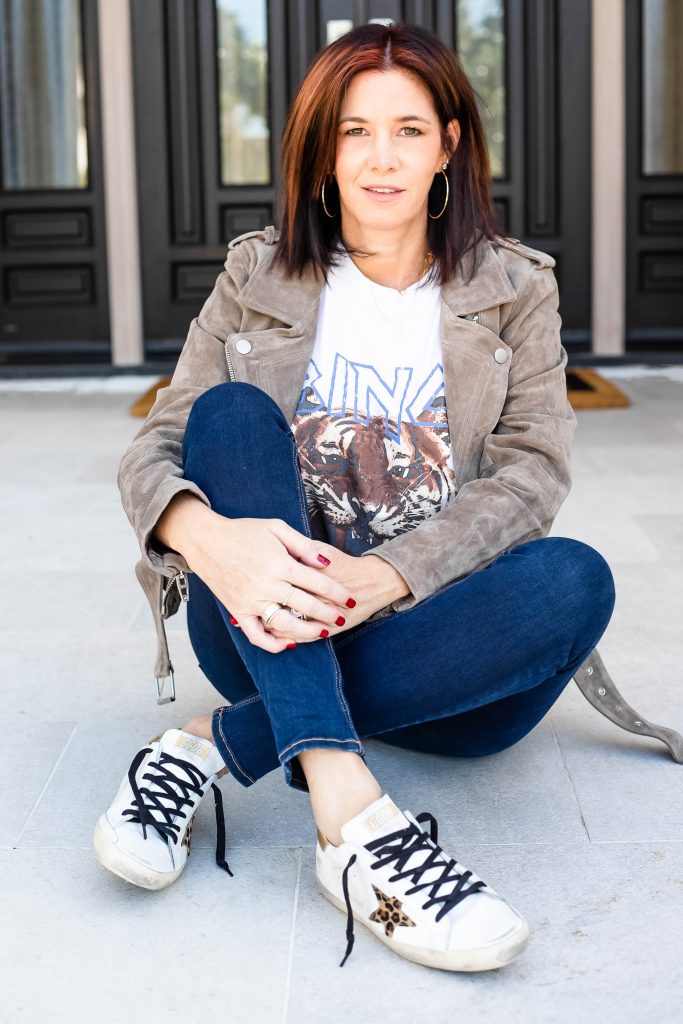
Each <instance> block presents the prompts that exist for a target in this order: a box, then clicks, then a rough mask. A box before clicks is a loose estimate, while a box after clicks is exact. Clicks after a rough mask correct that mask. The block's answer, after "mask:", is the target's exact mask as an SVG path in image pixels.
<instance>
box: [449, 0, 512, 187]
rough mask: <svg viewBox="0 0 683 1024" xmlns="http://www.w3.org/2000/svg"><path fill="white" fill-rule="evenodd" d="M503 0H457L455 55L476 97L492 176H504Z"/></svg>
mask: <svg viewBox="0 0 683 1024" xmlns="http://www.w3.org/2000/svg"><path fill="white" fill-rule="evenodd" d="M503 8H504V0H459V2H458V4H457V9H456V15H457V39H458V56H459V58H460V60H461V61H462V65H463V67H464V69H465V71H466V72H467V76H468V78H469V79H470V81H471V83H472V86H473V88H474V90H475V91H476V93H477V97H478V99H479V113H480V115H481V118H482V121H483V124H484V130H485V132H486V138H487V141H488V146H489V154H490V157H491V172H492V174H493V177H494V178H502V177H504V176H505V173H506V169H505V99H506V97H505V34H504V20H503Z"/></svg>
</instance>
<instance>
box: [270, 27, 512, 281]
mask: <svg viewBox="0 0 683 1024" xmlns="http://www.w3.org/2000/svg"><path fill="white" fill-rule="evenodd" d="M390 70H400V71H403V72H405V73H408V74H411V75H413V76H414V77H415V78H416V79H417V80H418V81H419V82H421V83H422V85H423V86H424V87H425V88H426V89H427V90H428V91H429V93H430V94H431V97H432V100H433V103H434V107H435V109H436V112H437V114H438V117H439V122H440V125H441V136H442V147H443V148H444V150H445V151H446V153H448V154H451V153H452V145H453V144H452V139H451V137H450V135H449V134H448V131H447V125H448V123H449V121H451V120H452V119H453V118H457V119H458V121H459V123H460V139H459V142H458V145H457V147H456V149H455V152H454V153H452V157H451V159H450V161H449V164H448V167H447V169H446V171H445V172H444V173H445V174H447V175H448V182H449V187H450V197H449V201H448V205H447V206H446V209H445V211H444V213H443V215H442V216H441V217H440V218H438V219H436V220H434V219H432V218H428V235H427V237H428V242H429V247H430V248H431V250H432V253H433V255H434V263H433V265H432V270H431V272H430V274H429V278H428V280H430V281H432V280H436V281H438V283H439V284H441V285H443V284H445V283H446V281H448V280H450V278H451V277H453V276H454V275H455V273H456V271H457V269H458V265H459V264H460V261H461V260H462V258H463V256H464V255H465V253H467V252H468V251H469V250H470V249H473V250H474V259H473V260H472V273H471V274H470V277H469V278H468V283H469V281H470V280H471V279H472V277H473V276H474V274H475V273H476V271H477V269H478V267H477V265H476V255H477V242H478V241H479V238H480V236H482V235H483V236H485V237H486V238H489V239H492V238H494V237H495V236H496V235H499V236H502V237H509V236H506V235H505V233H504V231H503V228H502V225H501V223H500V221H499V219H498V215H497V213H496V210H495V207H494V204H493V196H492V192H491V167H490V161H489V154H488V147H487V143H486V137H485V134H484V129H483V126H482V122H481V118H480V116H479V111H478V109H477V103H476V98H475V92H474V89H473V88H472V85H471V83H470V81H469V79H468V77H467V75H466V74H465V71H464V70H463V67H462V64H461V63H460V60H459V59H458V57H457V55H456V54H455V53H454V52H453V50H452V49H450V47H448V46H446V45H445V43H443V42H442V41H441V40H440V39H439V38H438V37H437V36H435V35H434V34H433V33H432V32H429V31H428V30H427V29H425V28H422V27H421V26H419V25H412V24H408V23H405V22H396V23H393V24H390V25H382V24H367V25H359V26H358V27H357V28H354V29H351V30H350V31H349V32H347V33H345V35H343V36H340V37H339V38H338V39H336V40H335V41H334V42H332V43H330V44H329V46H326V47H325V48H324V49H323V50H321V51H320V53H318V55H317V56H316V57H315V59H314V60H313V63H312V64H311V65H310V67H309V69H308V71H307V72H306V75H305V76H304V78H303V81H302V82H301V84H300V86H299V89H298V91H297V94H296V96H295V98H294V101H293V102H292V104H291V107H290V109H289V112H288V115H287V120H286V123H285V127H284V130H283V133H282V142H281V147H280V164H281V178H282V183H283V188H282V192H281V195H280V204H279V222H280V236H279V239H278V241H277V243H276V250H275V253H274V257H273V258H274V260H275V261H276V262H278V263H280V264H281V265H282V266H283V267H284V269H285V273H286V275H287V276H289V277H292V276H294V274H295V273H297V272H298V274H299V276H301V274H302V272H303V270H304V268H305V267H306V266H307V265H308V264H309V263H311V262H312V263H313V264H314V266H316V267H317V268H319V269H320V271H321V272H322V275H323V277H324V280H325V281H327V271H328V269H329V268H330V267H331V266H333V265H335V263H336V258H335V250H336V249H337V248H338V247H339V245H340V244H341V245H344V246H345V245H346V243H344V242H343V239H342V237H341V217H340V215H339V212H337V214H336V215H335V216H334V217H333V218H330V217H328V216H327V214H326V213H325V211H324V209H323V205H322V201H321V189H322V185H323V182H325V183H326V184H325V204H326V205H327V207H328V209H336V210H337V211H338V210H339V190H338V187H337V186H336V184H334V185H330V184H329V183H327V182H326V179H327V176H328V173H329V171H330V169H334V167H335V162H336V147H337V122H338V120H339V114H340V111H341V106H342V102H343V99H344V96H345V94H346V90H347V89H348V86H349V83H350V81H351V79H352V78H353V77H354V76H355V75H357V74H359V73H361V72H363V71H390ZM445 194H446V188H445V182H444V180H443V175H442V174H441V173H438V174H436V175H435V181H434V184H433V185H432V188H431V189H430V192H429V197H428V208H429V209H430V211H431V212H434V211H436V210H440V209H441V207H442V206H443V203H444V199H445ZM328 195H329V200H328ZM330 204H332V205H330ZM346 248H347V249H348V252H350V253H353V254H354V255H369V254H368V253H366V252H365V251H364V250H360V249H353V248H351V247H346Z"/></svg>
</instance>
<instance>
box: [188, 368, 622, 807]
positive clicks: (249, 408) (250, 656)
mask: <svg viewBox="0 0 683 1024" xmlns="http://www.w3.org/2000/svg"><path fill="white" fill-rule="evenodd" d="M182 459H183V474H184V476H185V477H186V478H187V479H189V480H192V481H193V482H194V483H196V484H197V485H198V487H200V488H201V490H202V491H203V492H204V493H205V494H206V496H207V498H208V499H209V501H210V503H211V507H212V509H213V510H214V511H215V512H217V513H219V514H220V515H223V516H226V517H228V518H230V519H236V518H240V517H252V518H266V519H270V518H279V519H282V520H284V522H286V523H288V524H289V525H290V526H291V527H293V528H294V529H295V530H297V531H299V532H300V533H303V534H304V535H306V536H308V537H314V532H313V529H312V526H311V520H310V516H309V513H308V509H307V504H306V494H305V491H304V484H303V479H302V476H301V468H300V463H299V458H298V453H297V448H296V439H295V437H294V434H293V433H292V431H291V429H290V427H289V424H288V423H287V420H286V418H285V416H284V415H283V413H282V411H281V410H280V408H279V406H278V405H277V403H276V402H275V401H274V399H272V398H271V397H270V396H269V395H268V394H267V393H266V392H265V391H263V390H261V389H260V388H257V387H255V386H254V385H252V384H247V383H243V382H230V383H225V384H218V385H216V386H214V387H212V388H209V389H208V390H207V391H205V392H203V393H202V394H201V395H200V396H199V397H198V398H197V399H196V400H195V402H194V404H193V406H192V408H191V410H190V414H189V417H188V421H187V424H186V428H185V433H184V437H183V444H182ZM457 542H458V540H457V537H454V538H453V543H455V544H457ZM320 571H321V572H325V570H324V569H321V570H320ZM189 598H190V599H189V603H188V605H187V623H188V633H189V637H190V642H191V644H192V648H193V650H194V653H195V655H196V657H197V660H198V663H199V666H200V668H201V669H202V671H203V673H204V674H205V675H206V677H207V678H208V679H209V681H210V682H211V683H212V684H213V686H215V688H216V689H217V690H218V691H219V693H220V694H221V695H222V696H223V697H225V698H226V699H227V700H228V701H229V702H230V703H229V704H228V705H225V706H222V707H218V708H216V709H215V710H214V712H213V714H212V716H211V731H212V734H213V737H214V741H215V743H216V746H217V747H218V750H219V753H220V755H221V757H222V758H223V760H224V761H225V763H226V765H227V767H228V770H229V772H230V774H231V775H233V776H234V777H235V778H236V779H237V781H238V782H239V783H241V785H243V786H251V785H253V783H255V782H256V781H257V780H258V779H260V778H261V777H262V776H264V775H266V774H267V773H268V772H271V771H273V770H274V769H275V768H279V767H282V769H283V772H284V779H285V783H286V784H287V785H288V786H290V787H292V788H294V789H299V790H303V791H304V792H308V785H307V782H306V778H305V775H304V772H303V769H302V768H301V765H300V763H299V761H298V759H297V754H298V753H299V752H301V751H303V750H308V749H311V748H334V749H339V750H349V751H354V752H356V753H357V754H359V755H360V756H361V757H362V758H363V760H366V752H365V747H364V746H363V740H364V739H366V738H376V739H378V740H380V741H381V742H384V743H388V744H392V745H394V746H398V747H403V748H406V749H409V750H415V751H419V752H426V753H431V754H439V755H443V756H447V757H481V756H485V755H487V754H494V753H497V752H498V751H501V750H505V749H506V748H507V747H510V746H512V745H513V744H515V743H517V742H518V741H519V740H521V739H522V738H523V737H524V736H526V735H527V734H528V733H529V732H530V731H531V730H532V729H533V728H534V726H536V725H537V724H538V723H539V722H540V721H541V719H542V718H543V717H544V716H545V714H546V713H547V712H548V710H549V709H550V708H551V707H552V705H553V704H554V703H555V701H556V700H557V699H558V697H559V696H560V694H561V693H562V691H563V689H564V688H565V686H566V685H567V683H568V682H569V681H570V680H571V679H572V678H573V676H574V674H575V673H576V671H577V670H578V669H579V667H580V666H581V664H582V663H583V662H584V661H585V659H586V658H587V657H588V655H589V654H590V652H591V651H592V650H593V648H594V647H595V646H596V644H597V643H598V641H599V639H600V637H601V636H602V634H603V633H604V631H605V629H606V627H607V625H608V623H609V620H610V618H611V616H612V612H613V609H614V603H615V588H614V579H613V576H612V573H611V570H610V568H609V566H608V564H607V562H606V561H605V559H604V558H603V556H602V555H601V554H600V553H599V552H598V551H596V550H595V549H594V548H592V547H591V546H590V545H588V544H585V543H584V542H583V541H579V540H575V539H572V538H568V537H542V538H538V539H535V540H531V541H527V542H525V543H523V544H519V545H516V546H514V547H512V548H509V549H508V550H506V551H504V552H502V553H501V554H499V555H498V557H497V558H495V559H494V561H492V562H490V563H489V564H488V565H487V566H486V567H485V568H483V569H480V570H477V571H475V572H472V573H470V574H469V575H467V576H465V577H463V578H461V579H459V580H457V581H455V582H453V583H451V584H448V585H447V586H445V587H442V588H441V589H440V590H438V591H437V592H436V593H434V594H432V595H431V596H430V597H427V598H425V599H423V600H422V601H419V602H417V603H416V604H415V605H413V607H412V608H409V609H407V610H405V611H401V612H396V611H392V612H390V613H389V614H388V615H385V616H383V617H381V618H378V619H375V620H373V621H372V622H367V621H365V622H361V623H358V624H357V625H356V626H354V627H352V628H350V629H348V630H345V631H344V632H341V633H338V634H336V635H334V636H331V637H328V638H325V639H323V638H320V639H317V640H314V641H311V642H306V643H303V642H300V643H298V644H297V646H296V647H294V648H292V649H290V650H284V651H282V652H279V653H272V652H270V651H264V650H263V649H262V648H260V647H258V646H256V645H255V644H252V643H251V641H250V640H249V639H248V638H247V637H246V636H245V635H244V633H243V632H242V631H241V630H240V628H239V626H233V625H232V624H231V623H230V618H229V616H230V614H231V613H232V612H233V609H226V608H225V606H224V605H223V604H222V602H221V601H219V599H218V598H217V597H216V596H215V595H214V594H213V593H212V591H211V590H210V589H209V587H208V586H207V585H206V584H205V583H204V582H203V580H201V578H200V577H199V576H197V574H196V573H191V574H190V577H189Z"/></svg>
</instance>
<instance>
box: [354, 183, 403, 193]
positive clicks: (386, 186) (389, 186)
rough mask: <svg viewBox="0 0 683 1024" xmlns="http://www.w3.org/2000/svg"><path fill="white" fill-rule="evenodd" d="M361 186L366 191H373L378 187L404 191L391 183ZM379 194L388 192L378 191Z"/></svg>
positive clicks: (392, 190)
mask: <svg viewBox="0 0 683 1024" xmlns="http://www.w3.org/2000/svg"><path fill="white" fill-rule="evenodd" d="M362 188H363V189H364V190H365V191H366V192H375V191H377V190H378V189H389V190H390V192H391V193H394V192H403V191H404V189H402V188H394V187H393V186H392V185H363V186H362ZM380 194H384V195H387V194H388V193H387V192H384V193H380Z"/></svg>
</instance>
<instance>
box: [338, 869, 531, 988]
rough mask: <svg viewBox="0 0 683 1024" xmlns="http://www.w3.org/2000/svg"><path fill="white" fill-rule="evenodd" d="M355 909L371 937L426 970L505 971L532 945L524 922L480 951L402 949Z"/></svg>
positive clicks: (343, 904) (357, 918)
mask: <svg viewBox="0 0 683 1024" xmlns="http://www.w3.org/2000/svg"><path fill="white" fill-rule="evenodd" d="M318 885H319V888H320V891H321V893H322V894H323V896H324V897H325V898H326V899H328V900H329V901H330V903H334V905H335V907H338V908H339V910H342V911H343V912H344V914H346V912H347V911H346V904H345V903H343V902H342V901H341V900H340V899H338V898H337V897H336V896H335V895H334V893H331V892H330V891H329V889H326V888H325V886H324V885H323V884H322V882H320V879H318ZM351 909H352V911H353V916H354V918H355V919H356V921H359V922H360V923H361V924H362V925H364V926H365V927H366V928H367V930H368V931H369V932H370V934H371V935H374V936H375V938H376V939H379V940H380V942H383V943H384V945H385V946H388V947H389V948H390V949H392V950H393V951H394V953H397V954H398V955H399V956H403V957H405V958H406V960H412V961H413V962H414V963H416V964H422V965H423V966H424V967H437V968H439V969H440V970H442V971H492V970H495V969H497V968H499V967H504V966H505V964H509V963H510V961H512V960H514V959H515V958H516V957H518V956H519V954H520V953H522V952H523V951H524V950H525V949H526V947H527V944H528V942H529V925H528V923H527V922H526V921H524V923H523V924H522V925H520V927H519V928H516V929H515V931H514V932H512V933H511V934H509V935H506V936H505V938H504V939H500V940H499V941H498V942H495V943H491V944H490V945H488V946H480V947H478V948H476V949H448V950H440V949H439V950H429V949H423V948H422V947H420V946H407V945H404V944H403V943H401V944H400V945H399V944H398V943H396V942H393V941H392V939H390V938H389V937H388V936H386V935H384V934H381V933H380V932H378V931H375V929H374V928H372V927H371V926H370V924H369V923H368V922H367V921H366V920H365V918H364V917H360V916H359V915H358V914H357V913H356V911H355V910H354V909H353V907H352V908H351Z"/></svg>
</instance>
